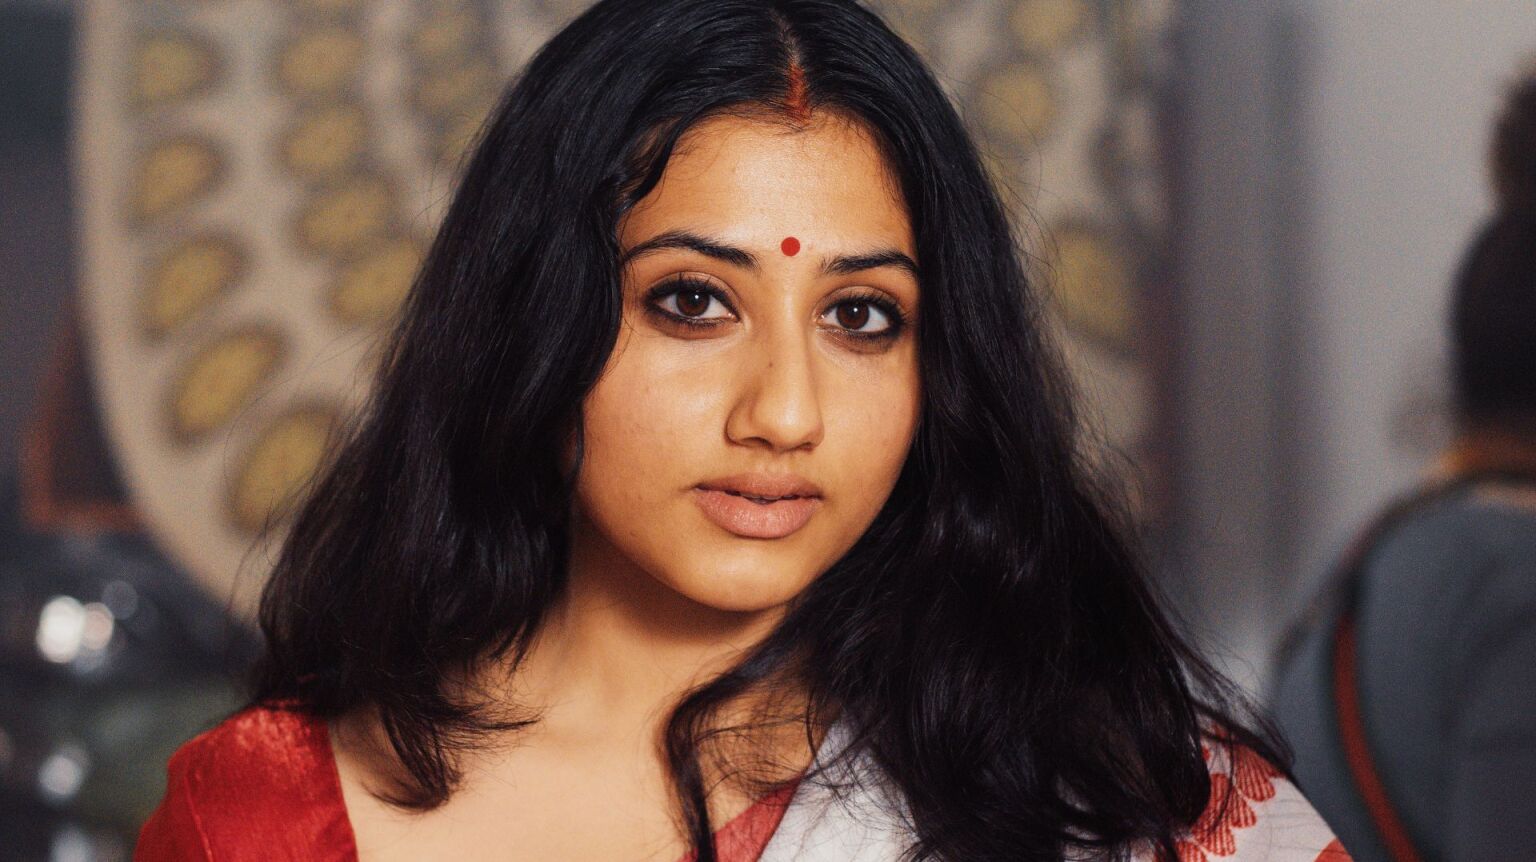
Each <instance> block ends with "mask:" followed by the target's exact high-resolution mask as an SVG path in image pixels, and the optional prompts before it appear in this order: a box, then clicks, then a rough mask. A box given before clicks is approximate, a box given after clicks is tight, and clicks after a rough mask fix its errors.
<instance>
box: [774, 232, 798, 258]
mask: <svg viewBox="0 0 1536 862" xmlns="http://www.w3.org/2000/svg"><path fill="white" fill-rule="evenodd" d="M779 250H780V251H782V252H784V253H785V254H787V255H789V256H790V257H794V256H795V255H797V254H799V253H800V240H798V239H795V238H794V237H792V236H787V237H784V241H783V242H782V243H779Z"/></svg>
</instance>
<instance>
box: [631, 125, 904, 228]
mask: <svg viewBox="0 0 1536 862" xmlns="http://www.w3.org/2000/svg"><path fill="white" fill-rule="evenodd" d="M675 228H694V229H707V230H709V231H711V232H712V233H715V234H717V235H719V236H721V237H722V238H731V239H735V240H738V241H741V242H753V243H754V244H756V243H769V242H770V241H771V244H772V245H773V247H775V248H777V247H778V245H779V242H780V240H781V238H782V237H783V236H788V235H794V236H798V237H801V238H802V239H809V240H811V241H814V242H817V243H818V244H820V243H829V242H847V243H852V244H868V243H872V242H876V241H880V242H883V243H885V244H888V245H893V246H896V247H897V248H900V249H902V250H904V251H908V252H909V253H910V252H911V250H912V248H911V246H912V238H911V225H910V222H909V219H908V215H907V210H906V205H905V202H904V201H903V200H902V197H901V193H900V191H899V188H898V185H897V183H896V182H895V178H894V176H893V174H892V172H891V170H890V167H889V165H888V164H887V162H886V160H885V157H884V155H883V153H882V152H881V149H880V147H879V145H878V144H877V143H876V140H875V138H874V136H873V135H872V134H871V133H870V132H869V131H868V130H867V129H866V128H865V127H864V126H862V125H861V124H859V123H857V122H855V121H853V120H849V119H846V118H844V117H843V116H841V115H838V114H835V113H830V112H817V113H816V114H814V115H813V116H812V118H811V120H810V122H808V123H806V124H804V125H794V126H791V125H788V124H786V123H784V122H782V121H778V120H774V119H771V118H753V117H743V116H736V115H724V116H718V117H713V118H710V119H708V120H705V121H703V122H700V123H699V124H697V125H696V126H694V127H693V128H691V129H689V130H688V131H687V132H686V133H685V134H684V135H683V136H682V138H681V139H680V140H679V141H678V146H677V148H676V149H675V151H674V152H673V154H672V157H671V159H670V160H669V161H668V162H667V166H666V170H665V172H664V173H663V174H662V179H661V182H660V183H659V184H658V185H657V186H656V188H654V189H652V190H651V192H650V194H648V195H646V197H645V198H643V199H642V200H641V201H640V202H639V203H638V204H636V205H635V207H634V208H633V209H631V210H630V212H629V213H628V214H627V215H626V216H625V219H624V223H623V225H622V229H621V240H622V241H623V243H624V244H625V245H629V244H631V243H633V242H635V241H639V240H643V239H645V238H646V237H648V236H650V235H651V234H654V233H657V232H660V231H664V230H669V229H675Z"/></svg>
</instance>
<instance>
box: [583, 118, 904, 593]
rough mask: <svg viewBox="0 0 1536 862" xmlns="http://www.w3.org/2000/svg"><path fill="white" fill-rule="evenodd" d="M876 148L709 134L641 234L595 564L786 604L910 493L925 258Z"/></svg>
mask: <svg viewBox="0 0 1536 862" xmlns="http://www.w3.org/2000/svg"><path fill="white" fill-rule="evenodd" d="M887 173H888V172H887V169H886V166H885V163H884V160H883V158H882V156H881V154H880V152H879V150H878V148H877V146H876V144H875V142H874V141H873V140H872V139H871V137H870V136H869V135H868V134H867V133H866V132H865V131H863V129H862V128H861V127H859V126H858V125H855V124H853V123H851V122H848V121H845V120H842V119H840V118H838V117H837V116H829V115H823V114H818V115H817V116H816V117H815V118H814V119H813V120H812V122H811V123H810V124H809V125H808V126H807V127H805V128H804V129H802V130H789V129H787V128H786V127H785V126H783V125H781V124H775V123H770V122H764V121H761V120H753V119H746V118H741V117H720V118H716V119H712V120H709V121H706V122H703V123H701V124H699V125H698V126H696V127H694V128H693V129H691V130H690V131H689V132H688V133H687V134H686V135H685V136H684V137H683V139H682V141H681V145H680V146H679V148H678V149H677V151H676V152H675V153H674V155H673V156H672V158H671V160H670V162H669V163H668V165H667V168H666V172H665V174H664V175H663V177H662V181H661V183H660V185H659V186H657V188H656V189H655V190H653V191H652V192H651V194H649V195H648V196H647V197H645V198H644V199H643V200H641V201H640V202H639V204H638V205H636V206H635V207H634V208H633V209H632V210H631V211H630V212H629V214H628V215H627V216H626V217H625V219H624V220H623V222H622V225H621V227H620V235H619V243H620V248H621V250H622V252H623V254H624V256H625V261H626V264H625V272H624V284H623V288H624V319H623V325H622V326H621V328H620V332H619V336H618V342H617V344H616V346H615V348H614V351H613V354H612V356H610V357H609V359H608V363H607V366H606V367H605V369H604V371H603V375H602V378H601V379H600V380H599V381H598V383H597V385H596V387H595V388H594V389H593V390H592V392H591V394H590V395H589V396H588V398H587V401H586V403H585V435H586V453H585V460H584V462H583V464H582V469H581V475H580V477H579V482H578V487H577V504H578V510H579V515H580V525H579V527H578V533H577V542H578V548H577V555H578V557H580V558H584V559H586V560H588V561H591V562H593V563H595V564H597V565H604V566H610V567H611V566H623V567H627V568H633V569H635V570H637V571H636V574H638V575H640V576H649V577H650V578H652V579H654V580H655V581H658V582H660V584H662V585H664V586H665V587H667V588H669V589H670V590H672V591H675V592H676V593H679V594H682V595H683V596H685V597H687V598H688V599H691V600H693V601H694V602H697V603H699V604H702V605H705V606H708V607H711V608H716V609H720V610H730V611H761V610H769V609H774V608H777V607H779V606H782V605H783V604H784V603H786V602H788V601H789V600H790V599H792V598H793V597H794V596H795V595H796V594H798V593H799V592H800V591H801V590H803V589H804V588H805V587H806V586H807V585H808V584H809V583H810V582H811V581H812V580H813V579H814V578H816V576H818V575H819V574H821V573H822V572H823V571H825V570H826V569H827V568H829V567H830V566H831V565H832V564H833V563H834V562H835V561H836V560H837V559H838V558H839V557H841V556H842V555H843V554H844V553H846V552H847V551H848V549H849V548H850V547H852V545H853V543H854V541H855V540H856V539H858V537H859V536H860V535H861V534H862V533H863V532H864V531H865V529H866V528H867V527H868V526H869V524H870V523H871V521H873V520H874V517H875V515H876V513H878V512H879V510H880V508H881V506H882V505H884V503H885V501H886V499H887V497H888V496H889V495H890V492H891V488H892V487H893V486H894V484H895V482H896V478H897V476H898V474H899V473H900V472H901V467H902V464H903V462H904V461H905V459H906V457H907V451H908V449H909V448H910V445H911V442H912V436H913V432H914V428H915V426H916V423H917V417H918V409H919V402H920V398H921V392H920V386H919V374H918V358H917V344H916V326H915V324H916V317H917V314H918V311H919V308H918V305H919V292H918V281H917V277H916V273H915V271H914V268H915V266H916V263H917V261H916V252H915V249H914V246H913V240H912V228H911V224H910V222H909V219H908V216H907V212H906V208H905V205H904V204H903V202H902V199H901V196H900V193H899V190H898V189H897V188H896V187H895V185H894V180H893V178H891V177H889V176H888V175H887Z"/></svg>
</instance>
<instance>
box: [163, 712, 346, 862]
mask: <svg viewBox="0 0 1536 862" xmlns="http://www.w3.org/2000/svg"><path fill="white" fill-rule="evenodd" d="M166 771H167V782H166V791H165V797H164V798H163V799H162V801H161V803H160V806H159V808H158V809H156V811H155V813H154V814H153V815H152V816H151V817H150V819H149V821H148V822H147V823H145V825H144V829H143V831H142V832H141V834H140V836H139V845H138V848H137V850H136V851H135V856H134V858H135V859H136V860H138V862H158V860H169V859H188V858H196V859H206V860H220V862H222V860H241V859H258V858H262V859H281V858H294V859H299V858H303V859H338V860H340V859H353V858H355V854H354V852H353V844H352V834H351V829H350V827H349V826H348V823H347V817H346V808H345V804H344V803H343V802H342V796H341V788H340V784H339V782H338V780H337V777H336V766H335V761H334V759H333V758H332V756H331V753H330V739H329V730H328V728H327V726H326V723H325V722H324V721H323V720H321V719H318V718H314V717H312V716H309V715H305V714H303V713H300V712H296V711H292V710H288V709H283V708H281V707H271V706H262V707H252V708H249V709H246V710H243V711H241V712H239V713H237V714H235V715H233V716H231V717H230V718H228V719H226V720H225V721H224V722H223V723H221V724H219V726H217V727H215V728H213V729H212V730H209V731H208V732H206V733H203V734H202V735H200V736H197V737H195V738H193V739H192V740H190V741H188V742H187V743H186V744H184V745H182V747H181V748H180V749H178V750H177V751H176V753H175V754H174V755H172V757H171V760H170V763H169V765H168V767H167V770H166Z"/></svg>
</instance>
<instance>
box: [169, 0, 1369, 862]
mask: <svg viewBox="0 0 1536 862" xmlns="http://www.w3.org/2000/svg"><path fill="white" fill-rule="evenodd" d="M1039 317H1040V310H1039V308H1038V306H1037V305H1036V300H1035V299H1034V297H1033V296H1032V295H1031V294H1029V293H1028V292H1027V291H1026V289H1025V280H1024V276H1023V274H1022V272H1021V268H1020V263H1019V258H1018V255H1017V254H1016V250H1015V248H1014V246H1013V244H1012V241H1011V237H1010V233H1009V228H1008V221H1007V219H1006V217H1005V214H1004V212H1003V209H1002V207H1001V206H1000V204H999V202H998V198H997V196H996V194H995V192H994V190H993V188H992V187H991V185H990V184H989V182H988V180H987V178H986V175H985V173H984V171H983V168H982V166H981V163H980V161H979V160H978V157H977V154H976V150H975V147H974V146H973V144H972V143H971V141H970V140H969V138H968V137H967V135H966V133H965V131H964V130H963V128H962V126H961V123H960V121H959V119H958V117H957V116H956V114H955V112H954V110H953V109H952V108H951V106H950V105H949V103H948V102H947V101H946V99H945V97H944V95H943V93H942V91H941V89H940V88H939V86H938V85H937V84H936V83H935V81H934V79H933V77H932V76H931V75H930V74H929V73H928V72H927V71H926V70H925V69H924V67H923V66H922V64H921V62H920V61H919V60H918V58H917V57H916V56H915V55H914V54H913V53H912V51H911V50H910V49H909V48H908V47H907V46H906V45H904V44H903V43H902V42H901V41H900V40H899V39H897V38H896V37H895V36H894V35H892V34H891V32H890V31H889V30H888V29H887V28H886V27H885V26H884V25H882V24H881V23H880V22H879V20H878V19H877V18H875V17H874V16H873V15H872V14H870V13H869V12H867V11H865V10H864V9H862V8H860V7H858V6H856V5H855V4H854V3H852V2H849V0H772V2H763V0H662V2H655V0H647V2H640V0H607V2H603V3H599V4H598V5H597V6H596V7H594V8H593V9H591V10H590V11H588V12H587V13H586V14H584V15H582V16H581V17H580V18H578V19H577V20H576V21H574V22H573V23H572V24H570V25H569V26H568V27H567V28H566V29H565V30H564V31H562V32H561V33H560V34H559V35H557V36H556V37H555V38H554V39H553V40H552V41H551V42H550V43H549V45H548V46H546V47H545V48H544V50H543V51H542V52H541V53H540V54H539V55H538V56H537V57H536V58H535V59H534V60H533V61H532V63H531V64H530V66H529V67H528V69H527V71H526V73H525V74H524V75H523V77H522V78H521V80H519V81H518V82H517V84H516V85H515V86H514V87H512V89H511V90H510V91H509V93H508V94H507V97H506V99H505V101H504V102H503V104H502V105H501V107H500V108H499V110H498V111H497V112H496V114H495V116H494V117H493V118H492V120H491V121H490V122H489V125H488V126H487V128H486V130H485V132H484V137H483V140H482V141H481V142H480V144H479V146H478V148H477V150H476V152H475V154H474V155H473V157H472V159H471V160H470V162H469V164H468V165H467V169H466V173H465V176H464V178H463V180H462V185H461V187H460V189H459V191H458V194H457V196H456V197H455V199H454V201H453V203H452V205H451V207H450V210H449V213H448V215H447V217H446V220H445V222H444V224H443V226H442V228H441V230H440V232H439V235H438V237H437V240H436V243H435V245H434V247H433V249H432V252H431V254H430V255H429V258H428V260H427V262H426V263H425V265H424V268H423V271H422V273H421V275H420V277H419V280H418V282H417V284H416V287H415V290H414V292H413V293H412V296H411V299H410V301H409V303H408V307H407V309H406V311H405V313H404V317H403V319H402V321H401V323H400V324H399V328H398V331H397V332H396V333H395V335H394V339H393V341H392V342H391V349H390V352H389V354H388V356H387V359H386V360H385V362H384V364H383V369H382V372H381V377H380V380H379V381H378V386H377V391H376V394H375V396H374V399H373V401H372V403H371V405H370V407H369V409H368V411H367V412H366V414H365V415H364V416H363V417H362V418H361V420H360V421H359V424H358V425H357V427H356V429H355V431H354V433H353V434H352V435H351V437H350V438H349V440H348V442H347V443H346V445H345V446H344V448H343V449H342V450H341V451H340V454H339V456H338V458H337V460H336V462H335V465H334V466H333V467H332V468H331V469H330V471H329V473H328V474H327V475H326V476H325V477H324V478H323V481H321V482H320V483H319V485H318V487H317V489H316V490H315V492H314V494H313V497H312V498H311V499H310V500H309V501H308V502H307V504H306V505H305V507H304V509H303V510H302V512H301V514H300V516H299V518H298V520H297V522H296V525H295V527H294V529H293V531H292V533H291V535H290V537H289V539H288V540H287V544H286V547H285V549H284V552H283V554H282V556H281V559H280V560H279V563H278V566H277V570H276V573H275V575H274V578H273V580H272V582H271V584H270V586H269V588H268V590H267V593H266V596H265V602H264V606H263V613H262V625H263V629H264V631H265V633H266V636H267V639H268V653H267V655H266V658H265V660H264V662H263V663H262V666H261V668H260V674H259V685H258V688H257V699H256V702H257V704H258V705H257V706H255V707H253V708H252V709H251V710H248V711H246V712H244V713H242V714H240V715H238V716H236V717H235V718H233V719H231V720H230V721H229V722H226V723H225V724H224V725H223V726H221V727H220V728H218V729H216V730H214V731H212V732H211V733H210V734H208V735H205V736H204V737H202V738H200V739H199V740H196V741H194V742H192V743H190V744H189V745H188V746H187V747H186V748H185V749H183V751H182V752H181V753H180V754H179V755H178V757H177V759H175V760H173V762H172V764H171V789H170V791H169V792H168V794H167V797H166V802H165V804H164V805H163V807H162V808H161V810H160V812H159V813H158V814H157V815H156V819H155V820H153V821H151V822H150V823H149V824H148V825H147V826H146V828H145V831H144V836H143V838H142V839H141V845H140V851H139V852H140V856H141V858H147V859H157V858H169V857H172V856H175V855H176V854H177V853H184V852H186V851H185V850H184V849H183V848H187V847H192V848H197V849H196V850H195V853H201V854H202V855H204V856H206V857H210V858H216V859H217V858H234V857H237V856H239V855H240V854H241V853H243V852H250V853H255V852H257V851H255V850H254V849H252V848H257V847H259V848H261V851H260V852H261V853H262V854H264V855H266V856H268V857H270V856H273V855H281V853H279V852H275V851H274V850H273V848H282V851H281V852H286V853H287V854H288V855H290V856H292V857H294V858H337V859H351V858H354V857H356V858H362V859H366V860H374V859H396V858H411V859H420V858H458V857H464V858H497V859H530V860H532V859H538V860H552V859H553V860H573V859H624V860H635V859H646V860H663V862H672V860H676V859H678V858H679V857H682V856H684V855H685V854H693V855H694V856H695V857H696V858H697V859H698V860H701V862H704V860H716V859H723V860H733V862H739V860H748V859H758V858H761V859H764V860H790V859H797V860H826V862H831V860H848V859H869V860H874V859H890V860H894V859H896V858H898V856H899V855H900V854H901V853H903V852H904V851H907V850H909V849H910V850H912V851H914V857H913V858H930V859H946V860H988V859H1010V860H1019V859H1061V858H1063V857H1068V856H1070V857H1073V858H1081V857H1084V856H1100V857H1106V858H1127V857H1131V856H1139V857H1144V858H1151V857H1152V856H1154V855H1155V854H1158V853H1161V854H1162V855H1163V856H1164V858H1172V857H1174V856H1178V857H1180V858H1183V859H1199V858H1203V857H1204V855H1205V852H1206V850H1205V849H1202V847H1203V848H1206V849H1209V850H1210V852H1211V853H1212V854H1214V855H1230V854H1231V853H1232V852H1233V851H1234V850H1239V851H1241V852H1242V853H1244V854H1246V853H1250V852H1254V853H1260V854H1262V853H1264V852H1269V853H1270V855H1269V856H1267V857H1265V858H1272V859H1280V858H1283V859H1297V860H1306V862H1311V860H1313V859H1317V858H1320V857H1319V854H1320V853H1323V852H1324V851H1325V848H1327V847H1328V845H1329V844H1330V841H1331V836H1330V835H1328V833H1327V830H1326V827H1324V826H1322V824H1321V822H1320V821H1318V820H1317V819H1316V817H1315V815H1314V814H1313V813H1312V812H1311V809H1310V808H1308V807H1307V805H1306V803H1305V801H1304V800H1302V799H1301V798H1300V797H1299V795H1297V794H1296V792H1295V791H1294V789H1293V788H1291V787H1290V786H1289V785H1288V784H1287V783H1286V782H1285V781H1284V779H1283V778H1282V777H1281V775H1280V773H1279V771H1278V770H1277V769H1276V768H1275V767H1273V766H1271V765H1270V764H1271V762H1272V761H1273V760H1274V758H1273V757H1272V756H1271V757H1269V758H1268V759H1266V755H1268V752H1269V749H1268V748H1267V747H1265V746H1264V745H1263V744H1262V742H1261V741H1260V740H1259V739H1258V737H1256V736H1255V735H1254V734H1251V733H1248V732H1246V731H1244V730H1243V729H1242V724H1241V723H1240V722H1239V721H1238V720H1237V718H1235V717H1234V716H1232V715H1231V714H1230V713H1229V712H1228V711H1227V709H1226V708H1225V707H1224V706H1222V700H1221V698H1220V692H1221V690H1222V689H1221V686H1220V685H1219V684H1218V681H1217V679H1216V677H1215V675H1214V674H1213V673H1212V672H1211V671H1210V670H1209V669H1208V668H1207V667H1206V666H1205V665H1204V664H1202V663H1201V662H1200V660H1199V659H1198V658H1197V657H1196V656H1195V655H1194V654H1193V653H1192V652H1191V651H1190V649H1189V648H1188V647H1187V646H1185V644H1184V643H1183V642H1182V641H1181V640H1180V639H1179V638H1178V637H1177V636H1176V635H1175V634H1174V632H1173V631H1172V629H1171V628H1170V626H1169V625H1168V623H1167V621H1166V619H1165V617H1164V615H1163V613H1162V612H1161V611H1160V610H1158V607H1157V605H1156V604H1155V602H1154V601H1153V598H1152V596H1151V595H1150V592H1149V589H1148V586H1147V584H1146V581H1145V579H1144V575H1143V572H1142V570H1141V569H1140V568H1139V564H1138V563H1137V561H1136V559H1135V557H1134V555H1133V553H1132V551H1131V549H1130V548H1129V546H1128V545H1127V543H1126V541H1125V539H1124V538H1123V536H1124V534H1123V532H1122V529H1121V526H1120V523H1119V518H1118V515H1117V514H1116V511H1115V510H1114V509H1112V508H1111V507H1110V506H1109V504H1107V503H1106V502H1104V498H1103V496H1102V495H1101V493H1100V490H1101V489H1099V488H1097V487H1096V486H1095V484H1094V482H1093V480H1092V479H1091V477H1089V476H1088V475H1087V474H1086V472H1085V471H1084V468H1083V466H1082V461H1081V459H1080V458H1079V457H1078V453H1076V452H1075V451H1074V450H1073V446H1072V438H1073V425H1072V419H1071V414H1070V410H1069V403H1068V401H1067V399H1066V396H1065V392H1064V386H1063V382H1062V381H1063V379H1064V378H1063V375H1062V372H1061V370H1060V369H1059V367H1058V366H1057V364H1056V361H1055V358H1054V355H1053V354H1052V352H1051V351H1050V350H1049V349H1048V347H1047V345H1046V344H1045V342H1044V334H1043V326H1042V324H1041V322H1040V320H1039ZM1202 817H1203V818H1204V819H1202ZM722 824H724V825H723V826H722ZM717 827H718V829H719V831H716V829H717ZM256 835H259V837H253V836H256ZM221 848H226V849H221ZM1331 852H1335V853H1336V854H1337V855H1338V856H1340V857H1342V853H1341V852H1339V851H1336V850H1335V851H1331ZM194 855H195V854H194Z"/></svg>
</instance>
